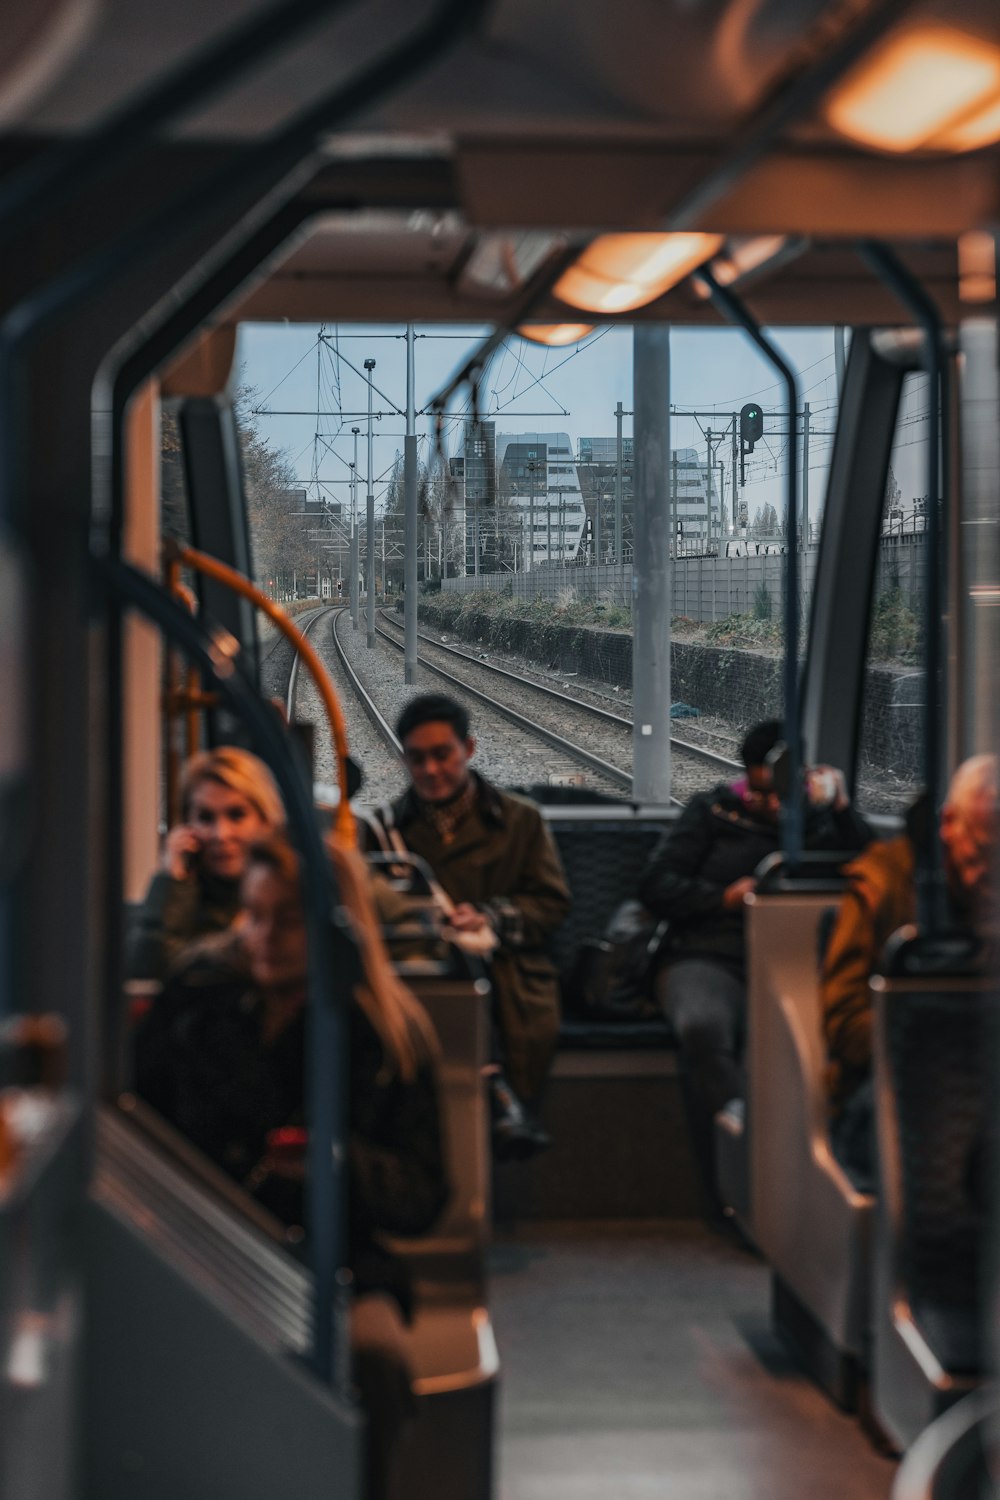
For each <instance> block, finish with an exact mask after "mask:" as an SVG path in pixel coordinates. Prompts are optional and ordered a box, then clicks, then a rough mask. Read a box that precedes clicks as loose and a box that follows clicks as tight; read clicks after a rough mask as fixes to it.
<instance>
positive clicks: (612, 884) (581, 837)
mask: <svg viewBox="0 0 1000 1500" xmlns="http://www.w3.org/2000/svg"><path fill="white" fill-rule="evenodd" d="M666 827H667V825H666V823H662V824H661V823H654V822H652V821H642V822H639V821H636V822H624V821H622V822H613V823H612V822H603V821H602V822H600V823H597V822H595V823H585V822H584V823H568V822H567V823H556V822H550V823H549V830H550V832H551V833H552V835H553V837H554V839H555V841H556V844H557V845H558V847H559V855H560V858H561V859H562V862H563V868H564V869H565V871H566V879H567V880H568V882H569V888H570V891H571V893H572V897H573V905H572V907H571V909H570V913H569V916H568V917H567V918H566V920H565V922H564V923H563V925H562V926H561V927H560V929H559V931H558V932H557V933H556V934H555V936H554V938H553V940H552V945H551V949H550V951H551V954H552V958H553V961H554V962H555V964H556V967H557V968H558V970H559V972H560V973H565V972H567V971H568V969H569V967H570V965H571V964H572V962H573V956H574V954H575V953H576V950H577V949H578V947H579V946H580V943H581V942H582V941H583V940H584V938H599V937H601V935H602V934H603V932H604V929H605V928H606V926H607V924H608V918H609V917H610V916H611V913H612V912H613V911H614V910H615V907H616V906H619V905H620V904H621V902H622V901H627V900H628V899H629V898H630V897H634V896H635V895H636V894H637V892H638V889H639V877H640V875H641V874H642V871H643V867H644V866H645V864H646V861H647V860H648V858H649V856H650V855H651V854H652V852H653V850H654V849H655V847H656V845H657V843H658V841H659V839H660V837H661V835H662V834H663V833H664V831H665V830H666Z"/></svg>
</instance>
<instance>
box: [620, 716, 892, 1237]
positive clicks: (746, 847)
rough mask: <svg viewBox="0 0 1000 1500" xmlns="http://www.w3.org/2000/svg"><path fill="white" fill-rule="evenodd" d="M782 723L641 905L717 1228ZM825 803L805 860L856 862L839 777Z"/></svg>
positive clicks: (753, 741) (695, 816)
mask: <svg viewBox="0 0 1000 1500" xmlns="http://www.w3.org/2000/svg"><path fill="white" fill-rule="evenodd" d="M782 733H783V730H782V725H781V723H780V722H778V721H777V720H771V721H769V722H767V723H764V724H759V725H757V726H756V728H754V729H752V730H751V731H750V732H749V734H748V735H747V736H746V739H745V740H744V741H743V745H742V747H741V754H742V758H743V764H744V765H745V766H746V770H747V774H746V781H745V782H741V783H737V784H736V785H735V786H725V785H723V786H718V787H716V788H715V789H714V791H711V792H699V793H698V794H697V795H696V796H694V797H692V798H691V801H690V802H689V803H688V805H687V807H686V808H685V809H684V811H683V813H682V814H681V816H680V818H679V819H678V821H677V823H676V824H675V825H674V827H673V828H672V829H671V831H670V832H669V833H667V834H665V835H664V837H663V838H662V839H661V840H660V843H659V844H658V846H657V848H656V849H655V850H654V852H653V854H652V856H651V858H650V861H649V864H648V865H647V866H646V870H645V872H644V874H643V877H642V881H641V883H640V886H639V899H640V900H641V901H642V903H643V904H644V905H645V906H646V907H648V908H649V910H650V911H651V912H653V913H655V915H656V916H658V917H666V918H667V919H668V920H669V922H670V932H669V940H668V945H667V956H666V960H665V966H664V967H662V968H661V969H660V972H659V974H658V975H657V978H656V993H657V999H658V1000H659V1002H660V1004H661V1006H662V1008H663V1010H664V1013H665V1014H666V1015H667V1017H668V1018H669V1019H670V1021H671V1022H672V1024H673V1027H674V1030H675V1031H676V1033H677V1041H678V1045H679V1049H680V1065H681V1081H682V1085H683V1088H684V1099H685V1106H686V1111H687V1116H688V1124H689V1128H690V1130H691V1137H692V1143H693V1145H694V1149H695V1153H696V1155H697V1158H698V1163H699V1167H700V1169H701V1174H702V1183H703V1190H704V1192H705V1195H706V1199H707V1205H708V1210H709V1216H710V1217H715V1216H716V1215H717V1214H718V1213H719V1212H720V1211H721V1205H719V1203H718V1201H717V1195H716V1190H715V1156H714V1119H715V1115H716V1113H717V1112H718V1111H719V1110H720V1109H723V1108H724V1107H725V1105H726V1104H728V1103H729V1101H730V1099H735V1098H739V1097H741V1096H742V1094H743V1092H744V1084H743V1069H742V1053H743V1035H744V1027H745V1017H746V954H745V942H744V932H743V902H744V899H745V898H746V896H747V895H748V894H749V893H750V892H751V891H752V890H753V889H754V885H755V879H754V871H755V870H756V869H757V866H758V865H759V864H760V862H761V861H762V860H763V859H765V858H766V857H767V856H768V855H769V854H774V853H775V852H776V851H777V850H778V849H779V848H780V836H779V829H778V808H779V803H778V797H777V794H776V793H775V790H774V784H773V776H772V772H771V769H770V767H769V766H768V764H767V757H768V755H769V753H770V752H771V750H773V749H774V747H775V745H777V744H778V742H779V741H780V739H781V736H782ZM813 776H814V785H816V787H817V791H818V792H819V793H820V795H821V796H822V797H823V798H824V800H822V801H820V803H819V805H813V804H812V803H811V804H810V806H809V808H808V810H807V813H806V818H805V845H806V848H808V849H818V850H822V849H829V850H831V851H834V850H836V851H843V852H845V853H854V852H856V851H857V850H859V849H861V848H863V846H864V845H865V844H866V843H867V842H868V840H869V838H870V837H871V835H870V832H869V830H868V827H867V824H866V823H865V822H864V820H863V819H862V818H860V817H859V816H858V814H857V813H855V812H854V811H853V809H852V808H851V805H850V803H849V801H848V798H847V793H846V790H845V788H844V782H843V777H842V776H841V775H840V773H839V772H834V771H832V770H830V769H828V768H822V773H821V774H817V773H813Z"/></svg>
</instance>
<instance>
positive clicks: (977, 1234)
mask: <svg viewBox="0 0 1000 1500" xmlns="http://www.w3.org/2000/svg"><path fill="white" fill-rule="evenodd" d="M995 988H996V986H995V980H994V979H993V978H992V977H990V976H988V975H987V974H986V973H985V972H983V965H982V955H981V954H979V953H978V951H977V948H976V945H975V944H974V943H972V942H965V941H962V940H954V939H952V940H947V939H932V938H928V939H921V938H918V937H916V936H914V935H913V930H912V929H904V933H903V934H900V935H899V938H898V939H897V943H896V946H895V948H894V951H893V952H892V953H891V954H890V956H889V958H888V959H887V962H886V973H885V974H884V975H879V976H877V977H876V978H874V979H873V980H872V993H873V996H874V1000H875V1015H876V1030H875V1064H876V1081H877V1134H878V1158H879V1181H880V1189H881V1191H880V1197H879V1203H878V1209H877V1214H876V1228H875V1268H874V1333H873V1359H872V1398H873V1406H874V1410H875V1413H876V1415H877V1417H878V1419H879V1421H880V1422H881V1424H882V1426H883V1427H884V1428H885V1430H886V1432H887V1433H888V1434H889V1435H890V1437H891V1438H892V1439H893V1440H894V1441H895V1442H897V1443H898V1444H899V1445H900V1446H901V1447H906V1446H907V1445H908V1444H909V1443H911V1442H912V1441H913V1440H914V1439H915V1438H916V1437H917V1436H918V1434H919V1433H920V1432H922V1431H923V1429H924V1428H925V1427H926V1426H927V1425H928V1423H929V1422H930V1421H931V1420H932V1419H933V1418H934V1417H935V1416H936V1415H937V1414H938V1413H939V1412H940V1411H942V1410H943V1409H945V1408H946V1407H947V1406H949V1405H950V1404H951V1403H953V1402H954V1401H955V1400H957V1399H958V1397H959V1396H961V1395H962V1394H963V1393H964V1392H966V1391H968V1390H969V1389H970V1388H971V1387H972V1386H974V1385H975V1383H976V1382H977V1380H978V1377H979V1372H980V1368H981V1359H982V1352H981V1350H980V1347H979V1336H978V1330H979V1325H980V1318H981V1308H980V1305H979V1285H980V1240H981V1236H982V1232H983V1227H984V1220H985V1214H986V1208H985V1204H984V1202H983V1193H982V1187H981V1183H980V1180H979V1179H980V1174H981V1172H982V1170H983V1167H984V1162H983V1157H984V1153H985V1145H984V1140H985V1131H986V1112H987V1111H986V1090H987V1087H988V1085H987V1068H988V1052H989V1046H988V1033H987V1012H988V1010H989V1009H991V1008H992V1007H993V1005H994V1004H995Z"/></svg>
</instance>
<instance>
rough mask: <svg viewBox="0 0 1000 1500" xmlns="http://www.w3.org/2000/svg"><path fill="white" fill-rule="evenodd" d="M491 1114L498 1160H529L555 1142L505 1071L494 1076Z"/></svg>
mask: <svg viewBox="0 0 1000 1500" xmlns="http://www.w3.org/2000/svg"><path fill="white" fill-rule="evenodd" d="M489 1085H490V1117H491V1120H492V1134H493V1156H494V1158H495V1160H496V1161H528V1160H529V1159H530V1158H531V1157H532V1156H537V1155H538V1153H539V1152H540V1151H544V1150H545V1148H546V1147H547V1146H551V1144H552V1141H551V1139H550V1137H549V1136H548V1134H547V1133H546V1132H545V1131H544V1130H543V1129H542V1127H541V1126H540V1125H539V1123H538V1121H537V1120H535V1119H533V1117H532V1115H531V1114H530V1112H529V1111H528V1110H527V1109H526V1108H525V1106H524V1104H522V1102H521V1100H520V1099H519V1098H518V1097H517V1095H516V1094H515V1092H514V1090H513V1089H512V1088H511V1086H510V1084H509V1083H508V1082H507V1079H506V1078H505V1077H504V1075H503V1074H502V1073H493V1074H491V1075H490V1080H489Z"/></svg>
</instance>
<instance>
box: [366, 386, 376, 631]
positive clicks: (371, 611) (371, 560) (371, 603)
mask: <svg viewBox="0 0 1000 1500" xmlns="http://www.w3.org/2000/svg"><path fill="white" fill-rule="evenodd" d="M374 368H375V361H374V360H373V359H366V360H365V369H366V370H367V372H368V505H367V521H368V528H367V530H368V556H367V557H366V558H365V580H366V582H367V585H368V649H369V651H374V650H375V492H374V490H373V488H372V371H373V370H374Z"/></svg>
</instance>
